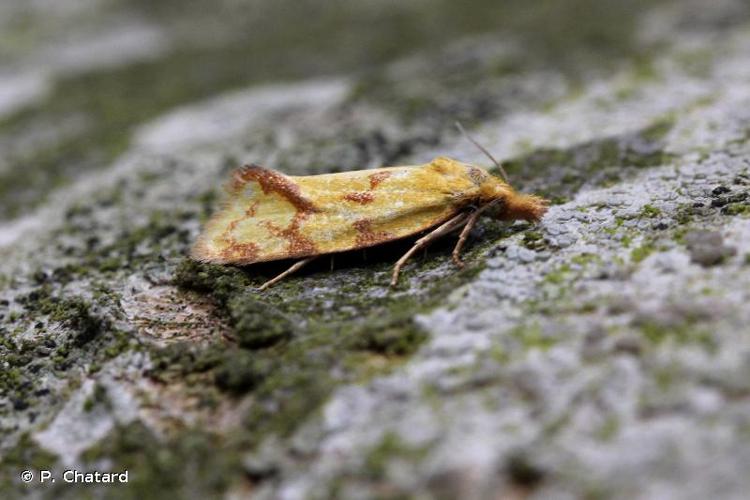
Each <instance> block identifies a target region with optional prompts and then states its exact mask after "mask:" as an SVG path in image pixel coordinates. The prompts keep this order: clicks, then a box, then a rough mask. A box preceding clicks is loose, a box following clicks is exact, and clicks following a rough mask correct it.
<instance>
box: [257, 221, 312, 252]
mask: <svg viewBox="0 0 750 500" xmlns="http://www.w3.org/2000/svg"><path fill="white" fill-rule="evenodd" d="M305 217H307V214H306V213H305V212H297V213H296V214H294V218H293V219H292V223H291V224H290V225H289V227H287V228H286V229H281V228H280V227H279V226H277V225H276V224H274V223H273V222H270V221H264V222H263V225H264V226H265V227H266V229H268V231H269V232H270V233H271V234H273V235H275V236H278V237H280V238H284V239H285V240H287V242H288V243H289V247H288V250H287V252H288V253H289V256H290V257H294V256H301V255H312V254H316V253H318V247H317V246H315V242H314V241H313V240H311V239H310V238H308V237H307V236H305V235H303V234H302V233H300V230H299V226H300V223H301V222H302V220H303V219H304V218H305Z"/></svg>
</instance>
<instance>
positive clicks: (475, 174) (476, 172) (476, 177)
mask: <svg viewBox="0 0 750 500" xmlns="http://www.w3.org/2000/svg"><path fill="white" fill-rule="evenodd" d="M469 177H470V178H471V181H472V182H473V183H474V184H476V185H477V186H478V185H480V184H482V183H483V182H484V181H485V180H487V175H485V173H484V172H482V171H481V170H480V169H478V168H475V167H469Z"/></svg>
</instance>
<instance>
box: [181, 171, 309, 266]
mask: <svg viewBox="0 0 750 500" xmlns="http://www.w3.org/2000/svg"><path fill="white" fill-rule="evenodd" d="M226 190H227V198H226V200H225V201H224V204H223V206H222V208H221V209H220V210H219V211H218V212H217V213H216V214H214V215H213V217H211V219H210V220H209V221H208V222H207V223H206V225H205V227H204V229H203V232H202V234H201V236H200V237H199V238H198V241H197V242H196V244H195V245H194V246H193V249H192V252H191V256H192V257H193V258H194V259H196V260H199V261H203V262H213V263H218V264H251V263H253V262H261V261H267V260H275V259H282V258H285V257H287V256H288V257H294V256H298V255H302V254H307V255H311V253H310V252H312V251H313V248H312V246H311V243H310V242H306V241H305V240H304V238H303V237H301V235H296V231H295V229H296V227H297V226H298V224H299V221H300V220H301V218H302V217H304V216H305V215H306V214H308V213H310V212H312V211H314V210H315V208H314V205H313V203H312V201H311V200H309V199H306V198H304V197H303V196H302V194H301V193H300V191H299V187H297V186H296V184H295V183H294V182H293V181H292V180H291V179H290V178H289V177H287V176H285V175H283V174H281V173H279V172H276V171H274V170H270V169H267V168H263V167H260V166H258V165H246V166H243V167H240V168H239V169H237V170H235V171H234V172H233V173H232V176H231V180H230V181H229V184H228V185H227V187H226ZM295 236H298V237H297V240H296V243H295V245H293V248H290V245H289V241H290V238H295ZM313 253H314V252H313Z"/></svg>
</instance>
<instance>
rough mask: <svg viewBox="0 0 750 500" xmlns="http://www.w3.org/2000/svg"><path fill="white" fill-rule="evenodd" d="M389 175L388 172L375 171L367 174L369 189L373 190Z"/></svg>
mask: <svg viewBox="0 0 750 500" xmlns="http://www.w3.org/2000/svg"><path fill="white" fill-rule="evenodd" d="M390 176H391V173H390V172H376V173H374V174H370V175H368V176H367V178H368V179H370V190H374V189H375V188H376V187H378V185H379V184H380V183H381V182H383V181H384V180H386V179H387V178H388V177H390Z"/></svg>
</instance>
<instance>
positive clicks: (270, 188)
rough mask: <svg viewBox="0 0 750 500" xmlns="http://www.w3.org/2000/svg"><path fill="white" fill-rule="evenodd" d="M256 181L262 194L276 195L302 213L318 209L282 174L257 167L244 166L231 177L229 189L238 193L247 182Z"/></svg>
mask: <svg viewBox="0 0 750 500" xmlns="http://www.w3.org/2000/svg"><path fill="white" fill-rule="evenodd" d="M250 181H256V182H257V183H258V184H260V187H261V189H262V190H263V192H264V193H266V194H268V193H271V192H274V193H278V194H280V195H281V196H283V197H284V198H286V199H287V200H288V201H289V203H291V204H292V205H294V207H295V208H296V209H297V210H299V211H302V212H317V211H318V208H317V207H316V206H315V205H314V204H313V202H312V201H310V200H308V199H307V198H305V197H304V196H302V193H301V192H300V189H299V186H297V184H295V183H294V182H292V181H291V180H289V178H288V177H286V176H285V175H283V174H280V173H278V172H275V171H273V170H269V169H267V168H263V167H261V166H258V165H245V166H244V167H241V168H239V169H237V170H236V171H235V172H234V175H233V177H232V183H231V185H230V189H233V190H235V191H238V190H239V189H241V188H242V186H244V185H245V184H246V183H247V182H250Z"/></svg>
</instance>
